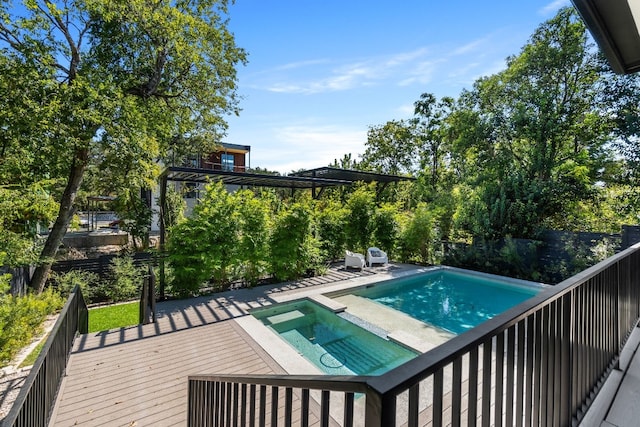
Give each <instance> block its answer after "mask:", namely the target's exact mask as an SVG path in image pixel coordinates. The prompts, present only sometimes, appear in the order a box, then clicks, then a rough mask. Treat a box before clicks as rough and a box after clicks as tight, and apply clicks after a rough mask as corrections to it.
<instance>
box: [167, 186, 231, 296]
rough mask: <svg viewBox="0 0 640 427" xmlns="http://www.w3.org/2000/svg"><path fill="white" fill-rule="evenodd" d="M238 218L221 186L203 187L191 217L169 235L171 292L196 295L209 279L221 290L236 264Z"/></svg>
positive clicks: (228, 195)
mask: <svg viewBox="0 0 640 427" xmlns="http://www.w3.org/2000/svg"><path fill="white" fill-rule="evenodd" d="M238 227H239V218H238V213H237V209H236V207H235V203H234V199H233V197H232V196H231V195H230V194H229V193H228V192H227V191H226V190H225V189H224V187H223V185H222V184H221V183H214V184H210V185H207V187H206V192H205V194H204V197H203V198H202V199H200V203H199V204H198V205H197V206H196V207H195V208H194V210H193V215H192V216H191V217H190V218H188V219H186V220H184V221H183V222H181V223H179V224H177V225H175V226H174V227H173V228H172V229H171V231H170V234H169V254H170V255H169V260H170V262H171V266H172V267H173V273H174V281H173V283H172V286H171V288H172V290H173V292H175V293H176V294H177V296H180V297H187V296H191V295H196V294H197V293H198V291H199V289H200V287H201V286H202V285H203V284H204V283H206V282H208V281H209V280H211V279H213V280H214V282H215V283H216V284H218V285H221V286H222V287H224V286H225V285H227V284H228V283H229V282H230V281H231V279H232V278H233V276H232V275H231V273H232V272H233V270H234V266H235V265H236V264H237V253H238V247H237V240H238V234H239V231H238Z"/></svg>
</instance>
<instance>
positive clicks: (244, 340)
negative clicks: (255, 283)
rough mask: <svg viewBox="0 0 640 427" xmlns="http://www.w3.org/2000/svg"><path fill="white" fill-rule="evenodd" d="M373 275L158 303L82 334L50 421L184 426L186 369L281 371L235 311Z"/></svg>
mask: <svg viewBox="0 0 640 427" xmlns="http://www.w3.org/2000/svg"><path fill="white" fill-rule="evenodd" d="M373 274H375V270H365V271H363V272H358V271H345V270H344V269H331V270H330V271H329V272H328V274H326V275H325V276H322V277H317V278H310V279H303V280H299V281H295V282H289V283H285V284H280V285H274V286H262V287H257V288H253V289H239V290H235V291H229V292H223V293H220V294H216V295H213V296H207V297H201V298H194V299H190V300H181V301H167V302H162V303H159V304H158V305H157V322H156V323H154V324H149V325H145V326H136V327H130V328H122V329H116V330H111V331H104V332H98V333H93V334H87V335H82V336H80V337H79V338H77V339H76V342H75V345H74V349H73V352H72V354H71V357H70V359H69V362H68V364H67V376H66V377H65V378H64V379H63V382H62V385H61V387H60V391H59V393H58V400H57V402H56V406H55V408H54V411H53V414H52V418H51V421H50V424H49V425H50V426H75V425H90V426H129V427H131V426H138V427H140V426H174V425H186V419H187V414H186V411H187V377H188V376H189V375H198V374H204V375H206V374H269V373H285V371H284V370H283V369H282V368H281V367H280V366H279V365H278V364H277V363H276V362H275V361H274V360H273V359H272V358H271V357H270V356H269V355H268V354H267V353H266V352H265V351H264V350H263V349H262V348H261V347H260V346H259V345H258V344H256V343H255V342H254V341H253V340H252V339H251V337H249V336H248V335H247V334H246V332H245V331H244V330H243V329H242V328H241V327H240V326H239V325H237V324H236V323H235V321H233V320H232V319H233V318H234V317H238V316H243V315H245V314H246V313H247V310H248V309H249V308H252V307H259V306H263V305H270V304H273V303H274V302H275V301H274V300H273V299H272V298H271V297H270V295H272V294H276V293H278V294H279V293H283V292H287V291H294V292H295V291H297V290H300V289H305V288H310V287H315V286H318V285H326V284H330V283H335V282H340V281H343V280H348V279H353V278H358V277H362V276H370V275H373ZM310 421H312V422H313V423H315V422H316V421H317V419H316V417H313V416H312V419H311V420H310Z"/></svg>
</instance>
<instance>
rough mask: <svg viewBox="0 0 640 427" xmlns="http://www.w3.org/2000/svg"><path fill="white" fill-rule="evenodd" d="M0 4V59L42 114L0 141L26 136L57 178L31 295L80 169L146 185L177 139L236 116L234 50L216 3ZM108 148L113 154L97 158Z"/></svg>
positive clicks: (241, 57) (194, 137)
mask: <svg viewBox="0 0 640 427" xmlns="http://www.w3.org/2000/svg"><path fill="white" fill-rule="evenodd" d="M9 5H10V3H7V2H3V3H2V4H1V5H0V43H2V45H3V50H2V53H0V57H2V58H3V59H2V61H11V62H13V63H15V64H18V66H19V67H20V68H21V69H24V70H25V71H26V75H35V76H37V79H36V80H35V81H34V83H32V84H33V85H34V86H35V87H34V89H33V90H31V91H28V92H26V96H32V94H33V98H29V99H28V101H30V102H33V103H34V104H36V105H38V110H42V111H38V116H37V117H36V119H37V121H38V123H39V128H38V129H37V130H36V132H35V133H34V132H29V130H30V129H25V132H23V133H21V132H19V131H14V130H13V126H14V123H13V121H9V122H7V123H6V124H3V126H8V127H9V128H11V129H12V132H11V133H10V134H9V135H8V141H6V140H5V141H2V143H3V144H4V145H5V146H7V145H11V146H12V147H13V148H15V147H16V146H19V145H20V144H21V143H22V142H24V141H31V144H33V143H34V142H33V141H34V140H35V141H37V142H38V144H40V145H41V146H43V147H45V150H49V151H51V152H54V153H59V154H57V155H55V156H54V157H55V162H56V164H57V165H59V166H60V167H59V173H60V176H64V177H65V181H64V182H65V184H64V188H63V190H62V191H61V192H60V194H59V195H58V200H59V206H60V208H59V212H58V215H57V218H56V221H55V223H54V225H53V228H52V230H51V232H50V234H49V236H48V239H47V241H46V243H45V246H44V248H43V250H42V252H41V262H42V264H41V265H40V266H39V268H38V269H37V270H36V273H35V275H34V278H33V281H32V286H34V287H35V288H37V289H38V290H39V291H41V290H42V289H43V288H44V284H45V281H46V278H47V276H48V273H49V271H50V268H51V262H52V258H53V257H54V256H55V254H56V252H57V249H58V247H59V245H60V243H61V241H62V238H63V236H64V233H65V232H66V229H67V227H68V225H69V222H70V220H71V217H72V215H73V212H74V208H75V201H76V196H77V194H78V190H79V189H80V188H81V185H82V182H83V178H84V176H85V172H86V171H87V168H88V167H89V166H90V165H94V164H96V163H98V162H108V161H109V160H110V161H113V162H115V163H116V165H111V167H112V168H113V169H114V170H120V171H122V172H123V173H124V174H126V175H127V177H128V179H131V180H134V181H137V180H140V181H145V180H146V181H147V182H149V181H148V180H149V179H151V178H152V177H150V176H149V175H151V174H153V173H154V168H153V167H152V165H153V164H155V162H156V161H157V160H158V158H161V157H163V156H167V155H168V154H169V153H170V151H171V150H172V149H175V150H177V149H178V148H182V147H180V146H179V144H185V143H193V144H196V145H206V144H209V145H211V144H213V143H214V142H215V141H217V140H219V138H220V136H221V134H222V133H223V132H224V129H225V122H224V120H223V116H224V115H225V114H227V113H230V112H237V99H236V95H235V89H236V86H235V80H236V72H235V66H236V65H238V64H239V63H244V61H245V52H244V51H243V50H242V49H240V48H238V47H236V45H235V41H234V37H233V34H232V33H230V32H229V30H228V29H227V20H226V19H225V18H224V16H225V15H226V14H227V13H228V10H227V7H228V1H227V0H201V1H195V2H183V1H178V2H169V1H160V2H151V3H150V2H146V1H143V0H133V1H129V2H114V1H110V0H89V1H86V2H81V1H78V2H49V1H40V0H33V1H25V2H24V4H23V7H22V8H11V7H10V6H9ZM3 79H4V78H3ZM19 82H21V83H24V82H26V80H25V78H20V79H19ZM39 94H40V96H38V95H39ZM41 94H45V95H46V96H45V97H42V96H41ZM11 111H13V112H14V113H19V111H16V110H15V109H12V110H11ZM108 150H110V151H112V152H113V153H116V155H114V156H111V157H109V156H105V155H101V154H104V153H106V152H107V151H108ZM47 163H51V162H47ZM105 166H106V164H105ZM140 177H143V178H142V179H141V178H140Z"/></svg>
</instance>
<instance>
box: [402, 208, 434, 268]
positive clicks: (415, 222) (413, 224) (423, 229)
mask: <svg viewBox="0 0 640 427" xmlns="http://www.w3.org/2000/svg"><path fill="white" fill-rule="evenodd" d="M434 226H435V219H434V216H433V214H432V213H431V212H430V211H429V209H428V208H427V205H426V204H425V203H419V204H418V206H417V207H416V209H415V211H414V212H413V213H412V214H411V215H410V216H409V217H408V219H407V220H406V223H405V224H404V227H403V229H402V231H401V233H400V238H399V240H398V247H399V250H400V256H401V257H402V259H403V260H404V261H412V260H416V261H419V262H423V263H429V262H431V261H432V259H431V253H432V250H431V246H432V243H433V242H432V239H433V235H434Z"/></svg>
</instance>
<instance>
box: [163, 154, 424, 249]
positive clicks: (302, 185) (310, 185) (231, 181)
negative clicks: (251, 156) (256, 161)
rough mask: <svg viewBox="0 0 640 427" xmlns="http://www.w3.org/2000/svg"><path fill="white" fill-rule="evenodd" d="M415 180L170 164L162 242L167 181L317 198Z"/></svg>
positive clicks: (338, 172) (351, 172)
mask: <svg viewBox="0 0 640 427" xmlns="http://www.w3.org/2000/svg"><path fill="white" fill-rule="evenodd" d="M412 180H415V178H413V177H409V176H400V175H387V174H381V173H374V172H363V171H356V170H350V169H338V168H331V167H321V168H316V169H310V170H307V171H302V172H296V173H294V174H291V175H289V176H280V175H268V174H258V173H247V172H233V171H223V170H212V169H196V168H187V167H176V166H171V167H168V168H166V169H165V170H164V172H163V173H162V174H161V175H160V178H159V181H160V244H161V245H164V243H165V229H164V211H165V204H166V196H167V183H168V182H169V181H173V182H188V183H207V182H215V181H218V182H222V183H223V184H225V185H238V186H240V187H270V188H290V189H291V192H292V194H293V192H294V191H295V190H299V189H310V190H311V192H312V196H313V198H314V199H315V198H318V197H320V196H321V195H322V193H323V191H324V190H325V189H326V188H328V187H337V186H344V185H351V184H353V183H354V182H357V181H363V182H373V181H375V182H380V183H382V187H381V189H380V190H379V191H382V189H384V188H385V187H386V186H387V185H388V184H389V183H391V182H399V181H412Z"/></svg>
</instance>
